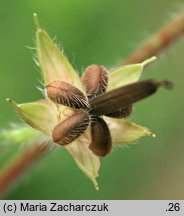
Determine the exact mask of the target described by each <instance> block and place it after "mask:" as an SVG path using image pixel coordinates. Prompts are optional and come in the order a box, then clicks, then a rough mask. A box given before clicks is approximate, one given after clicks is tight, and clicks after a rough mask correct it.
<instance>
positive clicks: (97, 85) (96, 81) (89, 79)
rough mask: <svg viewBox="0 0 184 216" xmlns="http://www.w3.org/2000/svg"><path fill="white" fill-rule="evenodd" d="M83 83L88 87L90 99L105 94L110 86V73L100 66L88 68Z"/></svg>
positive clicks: (87, 91)
mask: <svg viewBox="0 0 184 216" xmlns="http://www.w3.org/2000/svg"><path fill="white" fill-rule="evenodd" d="M82 82H83V84H84V86H85V87H86V93H87V96H88V98H89V99H91V98H93V97H96V96H97V95H100V94H102V93H104V92H105V91H106V89H107V84H108V72H107V70H106V69H105V68H104V67H102V66H99V65H91V66H89V67H87V68H86V70H85V72H84V75H83V77H82Z"/></svg>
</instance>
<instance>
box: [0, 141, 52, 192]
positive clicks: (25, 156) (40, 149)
mask: <svg viewBox="0 0 184 216" xmlns="http://www.w3.org/2000/svg"><path fill="white" fill-rule="evenodd" d="M49 149H50V148H49V145H48V144H47V143H43V144H39V145H35V146H34V147H32V148H27V149H26V150H24V151H23V152H21V153H20V154H19V155H18V156H17V157H16V158H15V159H14V160H13V161H11V162H10V164H8V165H7V166H6V167H5V168H4V170H3V171H1V173H0V196H2V195H3V194H5V193H6V192H7V190H8V189H9V187H10V186H11V185H12V184H13V183H15V181H16V180H17V179H18V178H19V177H20V176H21V175H22V173H23V172H24V171H25V170H26V169H27V168H28V167H30V166H31V165H32V164H33V163H34V162H35V161H36V160H38V159H39V158H40V157H41V155H42V154H43V153H45V152H47V151H49Z"/></svg>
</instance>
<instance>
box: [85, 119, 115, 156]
mask: <svg viewBox="0 0 184 216" xmlns="http://www.w3.org/2000/svg"><path fill="white" fill-rule="evenodd" d="M91 139H92V140H91V144H90V146H89V148H90V149H91V150H92V151H93V153H94V154H95V155H97V156H100V157H104V156H106V155H107V154H108V153H109V152H110V151H111V148H112V140H111V135H110V131H109V128H108V126H107V124H106V122H105V121H104V120H103V119H101V118H98V117H97V118H95V117H94V120H93V121H92V123H91Z"/></svg>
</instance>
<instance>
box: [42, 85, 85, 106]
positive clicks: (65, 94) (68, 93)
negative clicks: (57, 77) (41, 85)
mask: <svg viewBox="0 0 184 216" xmlns="http://www.w3.org/2000/svg"><path fill="white" fill-rule="evenodd" d="M46 90H47V95H48V97H49V98H50V99H51V100H52V101H54V102H55V103H59V104H62V105H64V106H69V107H71V108H76V109H87V108H88V107H89V105H88V102H87V99H86V97H85V95H84V94H83V93H82V92H81V91H80V90H79V89H78V88H76V87H75V86H73V85H71V84H69V83H67V82H64V81H54V82H51V83H50V84H48V85H47V86H46Z"/></svg>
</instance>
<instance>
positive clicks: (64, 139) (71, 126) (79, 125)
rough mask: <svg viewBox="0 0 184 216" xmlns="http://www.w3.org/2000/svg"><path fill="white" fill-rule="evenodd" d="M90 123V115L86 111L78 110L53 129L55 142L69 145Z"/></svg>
mask: <svg viewBox="0 0 184 216" xmlns="http://www.w3.org/2000/svg"><path fill="white" fill-rule="evenodd" d="M88 124H89V116H88V115H87V114H86V113H85V112H77V113H75V114H74V115H72V116H71V117H69V118H67V119H66V120H65V121H63V122H61V123H59V124H58V125H57V126H56V127H55V128H54V129H53V131H52V138H53V140H54V142H55V143H58V144H60V145H67V144H69V143H71V142H73V141H74V140H75V139H77V138H78V137H79V136H80V135H81V134H82V133H83V132H84V131H85V130H86V128H87V126H88Z"/></svg>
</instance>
